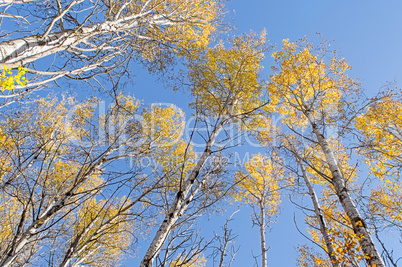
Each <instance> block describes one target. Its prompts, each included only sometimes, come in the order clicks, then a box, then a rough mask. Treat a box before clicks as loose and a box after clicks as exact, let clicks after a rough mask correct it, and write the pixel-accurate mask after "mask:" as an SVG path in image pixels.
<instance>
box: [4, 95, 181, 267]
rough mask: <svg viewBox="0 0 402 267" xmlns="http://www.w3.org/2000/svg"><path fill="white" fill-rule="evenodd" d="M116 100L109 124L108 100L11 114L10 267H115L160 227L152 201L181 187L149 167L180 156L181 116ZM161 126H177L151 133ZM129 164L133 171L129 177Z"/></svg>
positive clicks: (7, 146) (50, 101) (7, 160)
mask: <svg viewBox="0 0 402 267" xmlns="http://www.w3.org/2000/svg"><path fill="white" fill-rule="evenodd" d="M116 100H117V103H114V104H112V105H111V106H110V109H109V110H108V111H107V112H106V113H105V114H100V115H99V116H97V115H96V107H97V105H98V104H99V101H98V100H96V99H90V100H88V101H86V102H84V103H81V104H78V105H75V106H73V107H72V104H73V102H72V101H73V100H72V99H71V98H64V99H63V100H62V101H58V100H57V99H56V98H46V99H39V100H37V101H35V102H33V103H31V104H28V106H25V107H24V106H21V107H20V109H18V111H15V110H11V111H8V112H3V113H2V114H1V116H2V120H1V125H0V129H1V140H2V142H1V144H0V156H1V158H2V160H1V162H2V164H1V169H0V203H2V206H1V218H0V220H1V222H2V224H1V231H0V232H1V235H0V240H1V243H2V246H1V249H0V265H1V266H13V265H16V264H22V265H29V264H35V263H37V262H39V264H41V265H42V264H44V263H45V262H47V263H48V265H49V266H54V265H59V266H80V265H81V264H90V265H93V266H99V265H102V266H105V265H107V266H114V265H115V263H116V261H118V260H119V255H120V254H122V253H123V252H124V251H125V250H126V249H127V248H128V247H129V246H130V245H131V244H132V241H133V238H137V236H138V233H137V232H136V228H138V227H139V226H140V225H141V224H150V222H151V220H149V221H148V220H147V219H146V218H149V217H148V216H151V214H152V212H151V210H152V209H151V208H152V207H150V206H149V205H146V203H148V202H149V200H148V199H151V198H152V196H153V195H155V194H157V192H158V190H159V189H160V188H162V187H164V186H165V185H166V184H169V183H174V180H173V181H172V180H171V177H170V176H168V175H161V176H157V175H155V173H154V174H153V173H149V172H148V174H147V172H143V170H144V168H143V167H141V165H140V164H139V163H140V162H141V159H142V158H144V157H147V156H149V157H151V156H155V154H160V153H162V151H161V150H163V151H164V152H165V153H170V151H172V150H176V149H177V146H176V144H175V143H174V142H172V141H170V142H169V138H176V137H177V133H176V132H177V131H181V127H182V126H181V124H180V123H178V122H179V120H180V119H179V118H178V117H177V116H180V112H176V110H174V109H172V108H171V107H168V108H158V107H155V108H149V109H145V110H144V111H143V112H141V111H140V109H139V101H137V100H135V99H134V98H132V97H126V96H123V95H120V96H118V97H117V98H116ZM153 113H158V114H157V115H151V114H153ZM141 114H142V115H141ZM140 117H142V118H143V120H139V118H140ZM154 117H159V118H160V119H161V120H163V121H165V122H166V123H167V124H168V125H169V123H171V124H170V125H171V126H170V127H169V128H163V127H162V128H155V129H153V131H151V130H150V129H149V125H152V123H151V121H147V119H149V118H154ZM173 122H174V123H173ZM161 142H164V144H165V145H164V146H162V145H160V146H159V145H158V146H156V145H157V144H161ZM179 143H180V142H179ZM168 144H169V145H168ZM122 159H132V160H133V162H132V164H128V165H127V166H126V167H125V168H124V170H122V169H121V165H122V162H121V160H122ZM119 166H120V167H119ZM160 168H161V167H158V166H155V168H154V169H155V172H157V170H158V169H160ZM169 181H170V182H169ZM155 205H157V203H155ZM148 212H150V213H148ZM9 214H14V215H13V216H7V215H9Z"/></svg>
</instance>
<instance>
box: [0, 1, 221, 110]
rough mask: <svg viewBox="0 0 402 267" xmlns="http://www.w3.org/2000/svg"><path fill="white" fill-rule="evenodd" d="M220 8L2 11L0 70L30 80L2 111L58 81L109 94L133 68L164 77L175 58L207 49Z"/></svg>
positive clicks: (31, 6) (40, 5)
mask: <svg viewBox="0 0 402 267" xmlns="http://www.w3.org/2000/svg"><path fill="white" fill-rule="evenodd" d="M221 8H222V5H221V3H220V2H219V1H213V0H189V1H177V0H157V1H151V0H141V1H133V0H127V1H113V0H112V1H89V0H66V1H65V0H57V1H42V2H41V1H10V2H6V3H3V4H2V5H1V6H0V9H1V10H0V14H2V15H1V17H0V19H1V21H0V23H1V24H0V25H1V26H2V30H3V37H2V40H1V42H0V64H1V65H2V66H4V67H5V68H6V69H17V68H21V67H24V68H26V72H27V73H28V77H29V80H30V83H28V84H16V86H15V87H14V88H13V90H12V91H6V92H3V93H2V94H1V95H0V97H1V98H2V99H3V101H4V103H3V105H4V104H5V103H9V102H12V101H13V100H18V99H20V98H21V97H23V96H24V95H26V94H28V93H30V92H32V91H33V90H35V89H37V88H39V87H41V86H44V85H46V84H48V83H50V82H55V83H56V85H58V83H59V79H60V78H63V77H64V78H68V79H72V80H81V81H82V80H83V81H89V80H92V81H93V82H92V83H91V85H92V86H98V87H101V88H103V89H104V90H110V88H107V87H103V85H104V83H105V81H107V82H110V80H107V79H112V80H113V82H112V83H110V85H111V86H116V84H118V82H119V80H120V78H121V76H122V75H123V74H124V73H127V69H128V64H129V63H130V61H132V60H138V61H140V62H143V63H145V64H147V65H148V66H149V69H150V70H151V71H158V70H160V69H163V68H164V67H166V66H167V65H169V64H170V63H171V61H172V59H173V57H174V56H175V55H179V56H185V55H186V54H187V52H186V51H195V50H199V49H203V48H205V47H206V45H207V44H208V42H209V40H210V38H211V34H212V33H213V32H214V30H215V29H216V27H217V23H218V21H217V19H218V17H219V15H220V10H221ZM5 25H7V27H5ZM100 74H104V75H103V76H102V75H100ZM102 77H104V78H105V80H102ZM108 84H109V83H108ZM3 88H4V87H3ZM3 91H4V90H3Z"/></svg>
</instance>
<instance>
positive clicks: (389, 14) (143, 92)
mask: <svg viewBox="0 0 402 267" xmlns="http://www.w3.org/2000/svg"><path fill="white" fill-rule="evenodd" d="M226 8H227V11H228V13H227V15H226V16H227V19H228V21H234V22H235V25H233V26H236V30H235V31H234V33H236V34H239V33H248V32H249V31H250V30H253V31H255V32H260V31H261V30H262V29H264V28H265V29H267V31H268V39H269V40H270V43H271V44H272V45H275V46H276V47H277V48H279V47H280V46H281V43H282V40H283V39H286V38H288V39H289V40H290V41H296V40H297V39H300V38H304V37H306V36H307V38H308V39H309V40H310V41H312V42H313V43H314V41H317V40H318V39H319V38H317V35H316V33H319V34H321V35H322V36H323V39H324V40H328V41H330V42H331V48H332V49H336V50H337V51H338V52H339V53H340V54H341V55H342V56H343V57H344V58H345V59H346V60H347V61H348V63H349V65H351V66H352V68H353V69H352V71H351V72H350V73H349V74H350V76H351V77H353V78H358V79H359V80H360V81H361V85H362V88H363V89H364V91H365V94H366V95H367V96H372V95H374V94H375V93H376V92H377V91H378V90H379V89H380V88H382V87H384V86H386V85H387V84H389V83H391V84H393V83H394V82H396V84H393V85H392V86H397V85H398V83H399V84H400V83H401V81H402V37H401V36H402V16H401V11H402V1H388V0H384V1H370V0H369V1H345V0H341V1H329V0H326V1H311V0H305V1H300V0H284V1H266V0H248V1H244V0H233V1H231V2H229V3H227V4H226ZM270 64H272V60H271V59H270V56H269V55H266V60H265V64H264V65H265V71H264V72H265V73H266V75H269V74H270V73H269V69H270ZM146 76H147V75H146V73H145V71H144V70H138V73H137V77H136V78H135V79H134V81H135V85H134V90H133V91H132V92H134V94H135V96H136V97H137V98H139V99H144V103H151V102H164V103H166V102H167V103H174V104H175V105H177V106H179V107H181V108H183V109H184V110H186V108H187V103H188V101H189V97H188V96H183V94H182V92H172V91H171V90H168V89H162V86H161V84H158V83H156V82H153V81H152V79H153V78H152V77H149V78H148V79H146V81H143V78H144V77H146ZM266 78H268V77H266ZM252 152H253V153H255V151H252ZM294 213H295V218H296V219H297V221H298V222H299V224H300V225H301V224H302V222H303V216H302V214H300V212H298V211H297V210H295V209H294V208H292V205H291V204H289V201H287V200H286V199H285V200H284V206H283V210H282V212H281V215H280V216H279V218H278V222H277V223H276V224H274V225H272V227H273V228H272V231H271V232H269V233H268V234H267V245H268V246H270V247H271V249H270V250H269V251H268V265H269V266H272V267H273V266H275V267H277V266H278V267H281V266H296V252H295V249H294V247H295V246H297V244H298V243H307V240H306V239H304V238H303V237H302V236H301V235H300V234H299V233H298V232H297V230H296V229H295V226H294V223H293V217H294ZM229 215H230V212H228V213H227V216H229ZM223 219H224V218H223V217H222V218H214V217H212V218H211V220H213V222H212V223H211V222H209V223H208V222H207V221H204V222H200V223H201V224H203V223H204V224H205V227H211V226H210V225H219V224H223V223H224V220H223ZM231 225H232V227H233V229H234V230H235V231H237V234H238V235H239V237H238V240H237V245H240V250H239V252H238V254H237V255H236V260H235V262H234V263H233V265H232V266H234V267H243V266H253V264H254V259H253V257H252V255H253V254H254V255H259V253H260V252H259V235H258V229H257V228H256V227H254V228H251V221H250V210H248V209H245V208H241V210H240V212H238V213H237V214H236V215H235V216H234V221H233V222H232V223H231ZM211 230H212V228H211ZM143 245H144V246H146V245H145V244H143ZM396 250H397V249H396ZM138 256H139V257H142V253H141V252H140V253H139V255H138ZM258 260H259V259H258ZM132 266H135V265H132ZM207 266H210V265H208V264H207ZM211 266H212V265H211Z"/></svg>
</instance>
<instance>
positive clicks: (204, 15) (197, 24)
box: [108, 0, 222, 67]
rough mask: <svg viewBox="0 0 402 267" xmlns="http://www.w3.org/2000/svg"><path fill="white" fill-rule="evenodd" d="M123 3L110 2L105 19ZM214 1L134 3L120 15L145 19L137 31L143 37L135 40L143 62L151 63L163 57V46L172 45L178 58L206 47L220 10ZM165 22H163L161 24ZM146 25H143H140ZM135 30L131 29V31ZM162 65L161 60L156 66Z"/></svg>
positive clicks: (115, 0)
mask: <svg viewBox="0 0 402 267" xmlns="http://www.w3.org/2000/svg"><path fill="white" fill-rule="evenodd" d="M126 2H127V1H120V0H113V1H110V4H111V6H112V8H111V10H110V11H109V14H108V15H109V16H113V15H114V14H116V13H117V12H118V10H119V9H120V8H121V7H122V5H124V4H125V3H126ZM219 2H220V1H216V0H186V1H183V0H150V1H149V0H136V1H130V2H129V5H127V6H126V7H125V8H124V9H123V15H124V16H130V15H138V16H139V17H143V20H144V21H147V20H148V23H149V24H150V26H149V27H147V28H146V29H142V28H138V30H137V31H139V32H137V33H135V34H138V35H139V36H143V37H142V38H140V39H139V40H138V42H139V45H140V46H141V49H140V51H141V52H140V55H141V56H142V58H143V59H145V60H149V61H153V60H155V59H157V58H160V57H162V58H163V57H164V56H166V55H164V54H166V43H169V46H172V45H173V47H174V48H173V49H174V50H175V52H176V53H177V54H178V55H179V56H188V55H189V54H193V53H194V52H196V51H198V52H199V51H201V50H203V49H205V48H206V46H207V45H208V44H209V42H210V39H211V35H212V34H213V32H214V31H215V30H216V28H217V19H218V16H219V14H220V10H221V9H222V6H221V4H220V3H219ZM163 21H165V22H163ZM144 25H146V24H144ZM134 31H135V30H134ZM159 65H160V67H162V66H163V65H164V62H163V60H161V62H160V63H159Z"/></svg>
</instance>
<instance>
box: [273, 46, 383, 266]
mask: <svg viewBox="0 0 402 267" xmlns="http://www.w3.org/2000/svg"><path fill="white" fill-rule="evenodd" d="M312 50H313V47H312V46H311V45H309V44H307V43H306V42H303V41H302V42H299V43H290V42H288V41H287V40H285V41H284V45H283V47H282V50H281V51H278V52H275V53H273V57H274V59H275V61H276V63H277V68H276V69H275V70H276V74H274V75H272V76H271V82H270V84H269V86H268V88H269V92H270V93H271V101H272V109H274V110H275V111H277V112H279V113H281V114H283V115H284V119H283V120H282V122H283V124H284V125H286V126H287V128H288V129H290V130H292V131H295V132H298V131H297V130H300V129H302V130H303V133H298V135H300V136H302V137H305V138H304V139H305V140H306V141H308V142H313V143H316V144H318V147H317V148H318V149H319V150H320V151H322V154H323V155H324V162H325V164H326V165H327V166H328V168H329V170H330V176H328V177H327V180H328V182H329V183H330V185H331V186H332V187H333V189H334V192H335V193H336V195H337V197H338V200H339V203H340V204H341V205H342V208H343V210H344V211H345V213H346V214H347V217H348V220H349V223H350V226H351V227H352V228H353V231H354V233H355V235H356V236H357V237H358V238H359V244H360V246H361V248H362V251H363V253H364V255H365V258H366V262H367V264H368V265H369V266H385V265H384V263H383V261H382V259H381V256H380V255H379V253H378V251H377V249H376V247H375V245H374V242H373V240H372V238H371V235H370V232H369V230H368V228H367V224H366V223H365V221H364V219H363V218H362V216H361V215H360V212H359V210H358V209H357V207H356V204H355V202H354V201H353V198H352V197H351V194H350V192H349V191H350V190H349V188H347V186H346V184H345V182H346V181H347V180H346V179H347V178H346V177H345V176H344V174H343V173H342V170H341V169H342V166H341V165H340V163H339V162H338V161H337V160H336V158H335V156H334V154H335V152H334V150H333V149H332V148H331V140H330V138H328V128H329V127H330V126H331V125H333V124H334V123H336V122H338V123H339V124H340V127H341V129H345V125H348V124H350V121H349V119H350V118H348V116H347V115H348V114H347V112H348V111H350V110H349V108H352V105H353V103H352V102H350V101H351V100H350V98H351V96H352V95H353V94H355V95H357V94H358V89H357V86H356V83H355V82H354V81H353V80H352V79H350V78H349V77H347V75H346V74H345V71H346V70H347V69H348V68H349V67H348V65H347V63H346V61H345V60H344V59H338V58H337V57H336V56H335V55H334V56H333V57H331V59H330V62H329V63H328V64H326V63H325V52H326V49H325V47H323V48H321V49H319V50H318V52H317V54H315V55H314V54H312ZM326 130H327V131H326ZM341 132H343V131H341ZM307 133H311V135H307Z"/></svg>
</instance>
